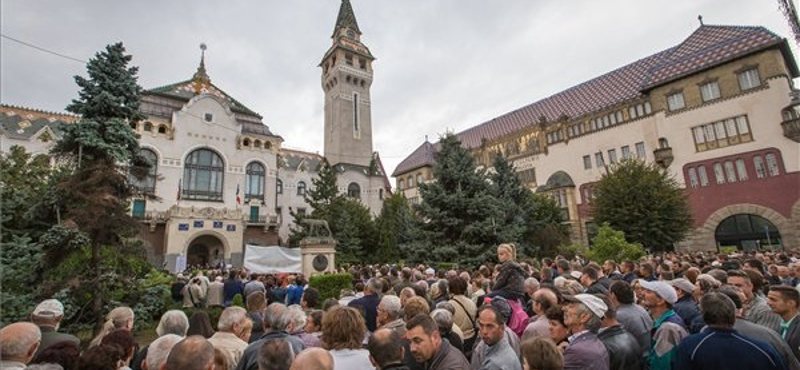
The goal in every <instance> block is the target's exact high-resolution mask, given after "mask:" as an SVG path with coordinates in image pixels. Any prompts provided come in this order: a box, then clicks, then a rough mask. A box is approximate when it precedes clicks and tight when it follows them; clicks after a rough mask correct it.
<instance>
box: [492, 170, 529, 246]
mask: <svg viewBox="0 0 800 370" xmlns="http://www.w3.org/2000/svg"><path fill="white" fill-rule="evenodd" d="M492 166H493V167H492V168H493V171H492V173H491V175H490V176H489V179H490V180H491V186H490V189H491V190H492V194H493V195H494V196H495V197H496V198H497V201H498V204H499V206H500V208H499V217H498V219H497V220H496V222H497V225H498V229H499V230H498V231H499V232H498V240H499V241H500V242H509V243H516V244H517V246H518V247H522V248H518V251H517V253H518V255H520V256H521V255H530V254H531V252H532V249H531V247H530V241H528V240H524V239H523V237H524V236H525V232H526V230H527V219H528V216H529V214H530V213H531V212H532V209H531V204H529V200H530V198H529V195H528V193H530V190H529V189H528V188H526V187H525V185H523V184H522V181H520V179H519V177H518V176H517V171H516V170H515V169H514V166H513V165H512V164H511V163H510V162H509V161H508V160H507V159H506V158H505V157H504V156H502V155H501V154H497V155H496V156H495V158H494V160H493V161H492Z"/></svg>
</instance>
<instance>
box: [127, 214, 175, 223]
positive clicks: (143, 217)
mask: <svg viewBox="0 0 800 370" xmlns="http://www.w3.org/2000/svg"><path fill="white" fill-rule="evenodd" d="M133 218H135V219H137V220H140V221H145V222H151V221H156V222H166V221H167V218H169V216H168V215H167V212H158V211H146V212H133Z"/></svg>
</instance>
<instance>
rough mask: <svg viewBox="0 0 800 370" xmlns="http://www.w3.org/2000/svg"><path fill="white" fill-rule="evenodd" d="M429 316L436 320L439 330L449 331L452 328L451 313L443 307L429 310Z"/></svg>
mask: <svg viewBox="0 0 800 370" xmlns="http://www.w3.org/2000/svg"><path fill="white" fill-rule="evenodd" d="M431 318H433V321H436V326H438V327H439V331H441V332H445V333H446V332H449V331H450V330H451V329H452V328H453V314H451V313H450V311H448V310H445V309H443V308H437V309H435V310H433V312H431Z"/></svg>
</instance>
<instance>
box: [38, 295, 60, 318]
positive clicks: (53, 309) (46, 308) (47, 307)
mask: <svg viewBox="0 0 800 370" xmlns="http://www.w3.org/2000/svg"><path fill="white" fill-rule="evenodd" d="M33 315H34V316H64V305H63V304H61V302H59V301H58V300H56V299H46V300H44V301H42V303H39V305H38V306H36V308H35V309H34V310H33Z"/></svg>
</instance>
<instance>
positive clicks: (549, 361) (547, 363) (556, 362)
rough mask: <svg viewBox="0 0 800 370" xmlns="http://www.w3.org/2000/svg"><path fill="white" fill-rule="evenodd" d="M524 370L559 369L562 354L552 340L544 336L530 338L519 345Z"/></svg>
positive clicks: (562, 357)
mask: <svg viewBox="0 0 800 370" xmlns="http://www.w3.org/2000/svg"><path fill="white" fill-rule="evenodd" d="M519 350H520V354H521V356H522V368H523V369H524V370H561V369H563V368H564V356H563V355H562V354H561V351H560V350H559V349H558V347H556V345H555V344H553V342H551V341H549V340H547V339H545V338H531V339H528V340H526V341H524V342H522V344H521V345H520V348H519Z"/></svg>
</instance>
